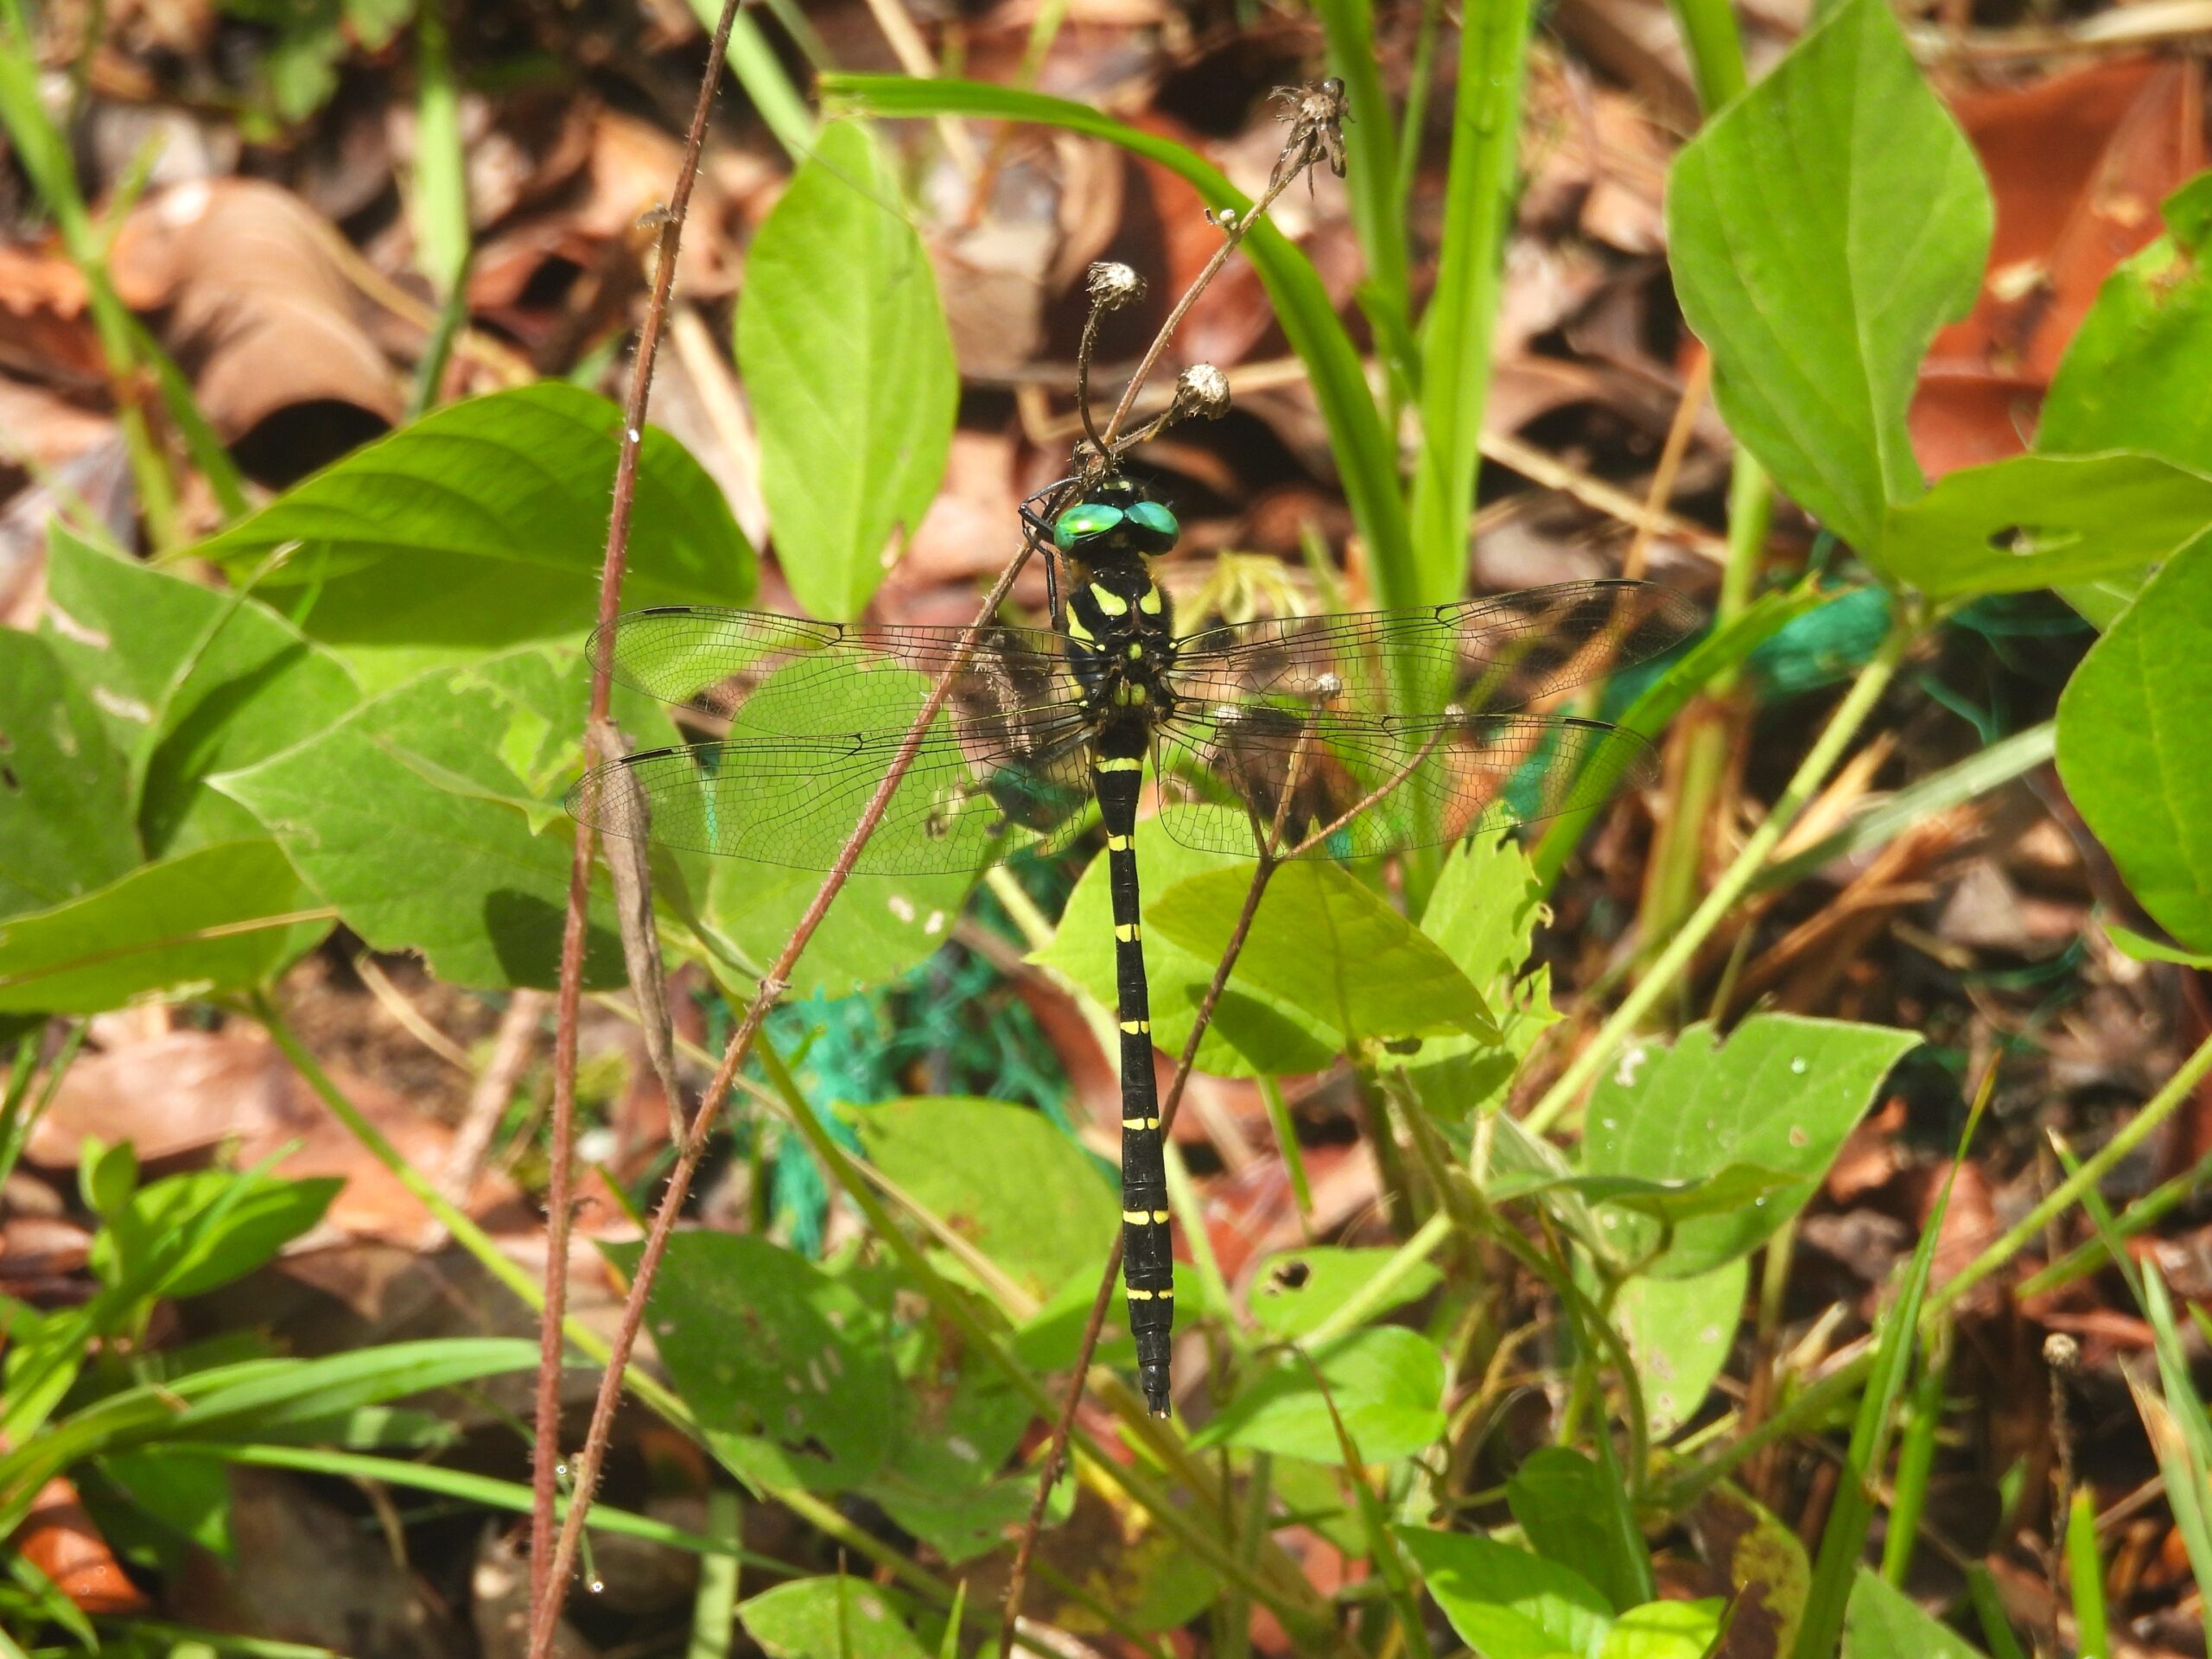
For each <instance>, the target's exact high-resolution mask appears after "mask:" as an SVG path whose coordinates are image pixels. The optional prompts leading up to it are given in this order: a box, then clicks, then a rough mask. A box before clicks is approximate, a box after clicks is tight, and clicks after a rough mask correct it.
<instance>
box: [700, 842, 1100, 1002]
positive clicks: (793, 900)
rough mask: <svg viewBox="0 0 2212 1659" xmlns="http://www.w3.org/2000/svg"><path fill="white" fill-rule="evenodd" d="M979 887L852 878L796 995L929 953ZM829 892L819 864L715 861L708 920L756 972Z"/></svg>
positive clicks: (894, 973)
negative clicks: (788, 866) (971, 890)
mask: <svg viewBox="0 0 2212 1659" xmlns="http://www.w3.org/2000/svg"><path fill="white" fill-rule="evenodd" d="M974 885H975V878H974V876H972V875H969V874H953V875H868V874H861V875H855V876H853V877H852V878H850V879H849V880H848V881H847V882H846V883H845V887H844V891H843V892H842V893H839V894H838V895H837V898H836V902H835V903H833V904H832V905H831V906H829V914H828V915H827V916H826V917H824V918H823V922H822V925H821V927H820V929H819V930H818V931H817V932H816V933H815V936H814V937H813V938H811V939H810V940H809V941H807V946H806V950H805V951H804V954H803V955H801V956H800V957H799V959H798V967H797V969H795V970H794V971H793V973H792V975H791V995H794V996H796V997H808V996H822V997H840V996H849V995H852V994H853V993H854V992H855V991H861V990H866V989H868V988H870V987H872V986H877V985H885V984H888V983H889V982H891V981H893V980H894V979H897V978H898V977H899V976H900V975H901V974H904V973H906V971H907V970H908V969H912V968H915V967H918V966H919V965H920V964H921V963H925V962H926V961H928V960H929V959H930V957H933V956H935V955H936V954H937V953H938V950H941V949H942V948H943V947H944V942H945V940H946V939H947V938H950V936H951V932H952V924H953V923H954V922H955V921H956V920H957V919H958V918H959V916H960V912H961V909H962V907H963V906H964V905H965V904H966V903H967V901H968V890H969V888H970V887H973V886H974ZM821 890H822V873H821V872H820V871H818V870H798V869H786V868H784V867H783V866H781V865H779V864H755V863H753V862H751V861H748V860H743V859H734V858H716V859H712V860H710V861H709V868H708V871H707V906H706V914H705V917H704V921H705V923H706V926H707V927H708V928H709V929H710V930H711V931H712V932H713V933H714V935H715V937H716V938H718V939H719V941H720V942H721V943H722V944H726V945H727V946H728V948H729V949H731V950H734V951H735V952H737V953H738V954H739V955H740V956H741V957H742V958H743V960H744V961H745V962H746V963H748V964H749V965H751V966H752V967H753V968H754V969H755V970H756V972H755V977H756V978H757V976H758V975H757V969H761V968H765V967H766V965H767V964H768V963H772V962H773V961H774V960H775V959H776V957H777V956H778V954H779V952H781V950H783V948H784V946H785V944H788V943H789V942H790V940H791V934H792V932H793V931H795V930H796V929H797V927H798V921H799V918H800V917H802V916H803V915H804V914H805V913H806V911H807V908H808V907H809V906H811V905H812V904H813V903H814V899H815V895H816V894H817V893H820V892H821ZM1109 937H1110V936H1109Z"/></svg>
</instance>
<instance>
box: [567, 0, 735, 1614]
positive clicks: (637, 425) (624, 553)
mask: <svg viewBox="0 0 2212 1659" xmlns="http://www.w3.org/2000/svg"><path fill="white" fill-rule="evenodd" d="M737 8H738V0H722V10H721V17H720V18H719V19H718V20H717V21H716V22H715V38H714V42H713V44H712V45H711V46H710V47H709V48H708V51H707V67H706V70H705V72H704V73H702V75H701V76H700V79H699V96H698V99H697V101H696V103H695V104H694V105H693V106H692V110H691V127H690V131H689V132H688V133H687V134H686V135H685V137H684V143H683V165H682V166H681V167H679V168H677V175H676V187H675V189H674V191H673V192H672V194H671V195H670V197H669V202H668V212H667V214H666V216H665V217H664V219H662V220H661V223H660V235H659V238H658V240H657V242H656V244H655V260H656V264H655V266H654V270H653V288H652V298H651V300H650V301H649V302H647V304H646V307H645V322H644V325H643V327H640V329H639V334H638V354H637V359H636V360H635V362H634V363H633V364H632V366H631V371H630V391H629V397H628V398H627V400H626V403H625V404H624V408H623V416H622V435H621V442H620V450H619V452H618V455H617V459H616V461H615V467H614V499H613V506H612V508H611V510H610V511H609V512H608V514H607V556H606V558H605V560H604V561H603V562H602V563H601V566H600V577H599V621H600V626H601V627H604V626H607V624H608V623H610V622H612V621H613V620H614V617H615V614H616V613H617V612H618V611H620V608H621V603H622V572H623V568H624V566H625V565H626V563H628V559H629V551H630V521H631V518H632V514H633V512H634V511H635V509H636V506H637V498H638V454H639V448H640V447H641V445H642V444H643V442H644V439H645V410H646V405H647V404H648V402H649V400H650V398H651V397H652V382H653V362H654V359H656V358H657V357H658V354H659V351H660V337H661V332H662V329H663V328H664V326H665V324H666V321H667V318H668V300H669V295H670V292H671V290H672V289H674V287H675V285H676V254H677V248H678V246H679V245H681V244H682V242H683V219H684V215H685V214H686V213H688V212H689V211H690V206H691V188H692V186H693V184H694V183H695V182H696V180H697V178H698V176H699V156H700V152H701V150H702V149H703V148H704V147H705V145H706V142H707V120H708V118H709V115H711V114H712V112H713V111H714V103H715V86H716V85H717V84H718V83H719V82H720V80H721V66H722V54H723V53H724V52H725V51H726V50H727V49H728V45H729V32H730V25H731V23H732V22H733V21H734V19H735V18H736V16H737ZM608 668H609V664H607V663H606V662H605V661H603V660H602V661H600V662H596V663H594V664H592V675H591V702H590V712H589V714H588V716H587V723H586V733H585V736H586V743H585V748H586V752H587V753H589V752H591V750H592V747H593V741H592V740H593V739H594V735H595V734H597V733H598V732H599V731H600V730H601V728H604V727H605V726H606V724H607V708H608V703H609V698H610V684H611V681H610V676H609V673H608ZM592 850H593V836H592V830H591V826H590V825H589V824H588V823H582V822H579V823H577V825H576V842H575V856H574V857H573V858H572V859H571V860H570V861H569V909H568V916H567V919H566V921H565V923H564V924H563V928H562V931H561V981H560V995H559V1001H558V1004H557V1007H556V1015H555V1019H556V1024H555V1027H554V1038H553V1122H552V1129H551V1135H552V1146H551V1148H550V1157H551V1170H550V1175H549V1178H548V1180H547V1184H546V1194H545V1205H546V1243H545V1303H544V1306H543V1309H541V1311H540V1313H539V1319H538V1361H537V1411H536V1435H537V1439H536V1444H535V1445H534V1446H532V1448H531V1536H530V1599H531V1625H532V1629H533V1632H534V1631H535V1630H536V1629H537V1627H538V1626H540V1625H542V1626H543V1628H544V1630H545V1632H546V1637H545V1643H550V1640H551V1634H552V1630H553V1628H554V1625H555V1624H556V1622H557V1621H558V1619H559V1618H560V1611H561V1602H562V1599H563V1590H564V1588H565V1586H564V1584H563V1581H562V1579H561V1578H560V1577H557V1576H556V1573H555V1571H554V1566H555V1556H556V1553H557V1552H556V1548H555V1546H554V1541H553V1539H554V1534H553V1524H554V1521H553V1517H554V1510H555V1503H556V1478H555V1477H556V1472H557V1469H558V1465H559V1462H560V1455H561V1360H562V1356H563V1342H562V1335H561V1326H562V1321H563V1316H564V1315H565V1314H566V1313H567V1311H568V1266H569V1209H570V1206H571V1205H572V1204H573V1203H574V1198H575V1195H574V1192H573V1190H572V1187H571V1184H570V1177H571V1170H570V1165H571V1163H572V1161H573V1160H574V1154H575V1106H576V1016H577V1006H578V1003H579V1001H580V1000H581V998H582V995H583V959H584V924H585V914H586V908H587V906H588V902H589V899H590V893H591V861H592ZM621 1370H622V1366H621V1364H620V1363H617V1364H616V1365H615V1366H614V1367H613V1369H612V1370H610V1371H609V1373H608V1375H609V1376H613V1377H616V1378H619V1377H620V1375H621ZM590 1496H591V1495H590V1492H589V1491H588V1490H585V1491H580V1492H579V1494H578V1502H577V1503H576V1504H575V1508H574V1509H573V1510H571V1512H570V1516H571V1518H570V1522H569V1527H568V1528H567V1529H564V1530H563V1539H564V1540H565V1539H566V1538H567V1536H568V1535H569V1532H571V1531H573V1530H574V1529H575V1517H576V1516H580V1515H581V1514H582V1511H583V1510H585V1509H586V1508H588V1507H589V1503H590ZM546 1650H547V1649H546V1645H545V1644H542V1643H539V1642H538V1641H537V1639H536V1637H535V1636H534V1635H533V1639H532V1642H531V1654H532V1655H533V1656H542V1655H543V1654H544V1653H545V1652H546Z"/></svg>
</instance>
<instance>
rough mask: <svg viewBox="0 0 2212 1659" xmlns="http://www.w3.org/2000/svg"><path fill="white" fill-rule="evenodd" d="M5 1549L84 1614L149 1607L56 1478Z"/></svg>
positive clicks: (72, 1492)
mask: <svg viewBox="0 0 2212 1659" xmlns="http://www.w3.org/2000/svg"><path fill="white" fill-rule="evenodd" d="M10 1548H13V1549H15V1550H16V1551H17V1552H18V1553H19V1554H21V1555H22V1558H23V1560H26V1561H28V1562H29V1563H30V1564H31V1565H32V1566H33V1567H36V1568H38V1570H39V1571H40V1572H41V1573H45V1574H46V1576H47V1577H48V1579H49V1580H52V1581H53V1583H54V1588H55V1589H57V1590H59V1591H60V1592H61V1593H62V1594H63V1595H65V1596H67V1597H68V1598H69V1599H70V1600H71V1601H72V1602H73V1603H75V1604H76V1605H77V1607H78V1609H79V1611H82V1612H86V1613H92V1614H102V1613H143V1612H144V1611H147V1610H148V1609H149V1608H150V1607H151V1606H152V1605H153V1604H152V1603H151V1602H149V1601H148V1600H147V1599H146V1597H145V1595H144V1593H143V1592H141V1591H140V1590H139V1588H138V1586H137V1585H135V1584H133V1583H131V1582H130V1579H129V1578H128V1577H126V1576H125V1575H124V1571H123V1566H122V1563H121V1562H119V1561H118V1560H116V1558H115V1552H114V1551H113V1550H112V1549H111V1548H108V1542H107V1540H106V1539H105V1538H104V1537H103V1536H101V1535H100V1530H99V1528H98V1527H96V1526H94V1525H93V1524H92V1516H90V1515H88V1514H86V1510H85V1506H84V1504H83V1503H80V1502H79V1500H78V1497H77V1489H76V1488H75V1487H74V1486H73V1485H71V1484H69V1482H68V1481H67V1479H66V1478H63V1477H61V1476H60V1475H56V1476H55V1477H54V1478H53V1479H52V1480H49V1481H48V1482H47V1483H46V1484H45V1485H44V1486H43V1487H41V1489H40V1490H39V1495H38V1496H37V1497H35V1498H34V1499H33V1500H32V1501H31V1508H30V1513H29V1514H28V1515H26V1516H24V1517H23V1523H22V1526H20V1527H18V1528H17V1529H16V1535H15V1537H14V1538H13V1539H12V1540H10Z"/></svg>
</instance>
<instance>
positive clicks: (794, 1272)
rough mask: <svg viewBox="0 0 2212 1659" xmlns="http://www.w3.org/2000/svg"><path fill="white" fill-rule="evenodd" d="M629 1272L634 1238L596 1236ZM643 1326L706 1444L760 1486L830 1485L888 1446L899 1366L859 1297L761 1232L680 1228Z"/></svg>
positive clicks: (870, 1466) (862, 1469) (848, 1482)
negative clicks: (608, 1239) (757, 1234)
mask: <svg viewBox="0 0 2212 1659" xmlns="http://www.w3.org/2000/svg"><path fill="white" fill-rule="evenodd" d="M641 1248H642V1247H641V1246H639V1245H638V1244H635V1243H626V1244H608V1245H602V1246H601V1249H604V1250H605V1251H606V1253H607V1257H608V1259H609V1260H611V1261H613V1262H614V1263H615V1264H616V1265H617V1266H619V1267H620V1268H622V1269H623V1270H624V1271H625V1272H629V1271H631V1270H632V1269H633V1268H634V1267H635V1265H636V1263H637V1260H638V1255H639V1250H640V1249H641ZM645 1319H646V1323H647V1327H648V1328H649V1329H650V1330H651V1331H652V1338H653V1342H654V1344H655V1345H656V1346H657V1347H658V1349H659V1350H660V1357H661V1363H663V1364H664V1365H666V1366H667V1367H668V1371H669V1375H670V1376H671V1377H672V1378H673V1379H674V1380H675V1383H676V1387H677V1392H678V1393H680V1394H682V1395H683V1401H684V1403H685V1404H686V1405H688V1406H690V1408H691V1409H692V1411H693V1413H694V1414H696V1416H697V1417H698V1419H699V1421H700V1424H701V1426H702V1427H703V1428H704V1429H705V1430H706V1432H707V1434H708V1436H709V1440H711V1441H712V1442H713V1444H714V1446H715V1454H716V1455H717V1456H718V1457H721V1458H723V1459H726V1460H727V1461H728V1463H729V1465H730V1466H731V1467H733V1468H735V1469H741V1470H743V1471H746V1472H747V1474H748V1475H749V1476H750V1477H752V1478H754V1479H756V1480H757V1481H759V1482H760V1484H764V1485H772V1486H774V1485H780V1486H798V1487H805V1488H809V1489H812V1490H818V1491H839V1490H842V1489H845V1488H848V1487H851V1486H855V1485H857V1484H860V1483H861V1481H863V1480H865V1479H867V1478H868V1476H870V1475H871V1474H873V1473H874V1472H875V1471H876V1470H877V1469H879V1468H880V1467H881V1466H882V1465H883V1463H884V1462H885V1460H886V1459H887V1458H888V1457H889V1455H890V1452H891V1449H892V1443H893V1438H894V1436H895V1435H896V1433H897V1432H898V1427H897V1426H898V1423H899V1376H898V1373H897V1372H896V1371H895V1370H893V1367H892V1363H891V1356H890V1353H889V1351H887V1349H886V1347H885V1346H884V1343H883V1339H882V1337H881V1335H880V1327H879V1325H877V1323H876V1321H875V1319H874V1316H873V1315H871V1314H870V1313H869V1312H868V1307H867V1305H866V1304H865V1303H863V1302H862V1301H861V1299H860V1298H859V1296H857V1295H856V1294H855V1293H854V1292H853V1291H852V1290H851V1289H850V1288H849V1287H847V1286H845V1285H842V1284H840V1283H839V1282H838V1281H836V1280H835V1279H832V1278H831V1277H830V1276H829V1274H825V1273H823V1271H822V1270H821V1269H820V1268H817V1267H815V1266H814V1265H813V1264H812V1263H810V1262H806V1261H804V1260H802V1259H801V1258H800V1257H798V1256H797V1255H793V1254H792V1253H791V1251H789V1250H785V1249H778V1248H777V1247H776V1246H775V1245H773V1244H771V1243H768V1241H767V1240H766V1239H764V1238H756V1237H753V1236H750V1235H742V1234H735V1233H678V1234H677V1236H675V1237H674V1238H673V1239H671V1241H670V1242H669V1247H668V1254H667V1255H666V1257H665V1258H664V1260H663V1262H662V1263H661V1269H660V1273H659V1274H658V1276H657V1277H656V1278H655V1279H654V1281H653V1288H652V1300H650V1301H649V1302H648V1303H647V1304H646V1308H645Z"/></svg>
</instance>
